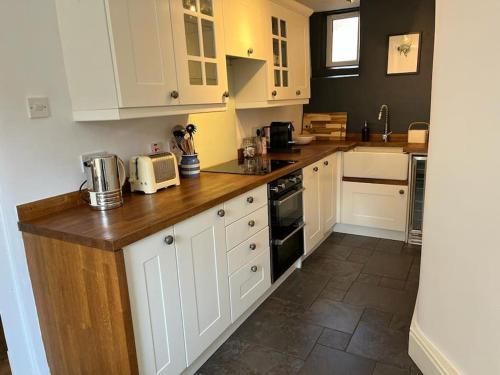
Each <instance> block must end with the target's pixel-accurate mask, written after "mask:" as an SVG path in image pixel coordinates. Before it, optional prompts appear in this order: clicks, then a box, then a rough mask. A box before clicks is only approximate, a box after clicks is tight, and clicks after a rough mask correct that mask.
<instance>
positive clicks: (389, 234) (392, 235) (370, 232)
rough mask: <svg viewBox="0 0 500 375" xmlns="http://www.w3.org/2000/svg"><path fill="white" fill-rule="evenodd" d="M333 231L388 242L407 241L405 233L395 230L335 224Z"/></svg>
mask: <svg viewBox="0 0 500 375" xmlns="http://www.w3.org/2000/svg"><path fill="white" fill-rule="evenodd" d="M333 230H334V232H339V233H347V234H355V235H358V236H367V237H377V238H386V239H388V240H396V241H406V235H405V232H398V231H394V230H387V229H377V228H369V227H362V226H359V225H351V224H340V223H338V224H335V227H334V228H333Z"/></svg>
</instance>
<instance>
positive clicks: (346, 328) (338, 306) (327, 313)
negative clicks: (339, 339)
mask: <svg viewBox="0 0 500 375" xmlns="http://www.w3.org/2000/svg"><path fill="white" fill-rule="evenodd" d="M361 314H363V309H362V308H360V307H356V306H351V305H348V304H345V303H343V302H335V301H330V300H327V299H321V298H320V299H317V300H316V301H315V302H314V303H313V304H312V306H311V307H310V308H309V309H308V311H306V312H305V313H304V319H305V321H308V322H310V323H313V324H317V325H320V326H323V327H327V328H331V329H335V330H337V331H342V332H346V333H353V332H354V329H355V328H356V325H357V324H358V322H359V319H360V318H361Z"/></svg>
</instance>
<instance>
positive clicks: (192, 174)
mask: <svg viewBox="0 0 500 375" xmlns="http://www.w3.org/2000/svg"><path fill="white" fill-rule="evenodd" d="M181 176H182V177H184V178H196V177H199V176H200V160H199V159H198V154H193V155H182V158H181Z"/></svg>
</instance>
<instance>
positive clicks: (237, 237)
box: [226, 205, 269, 249]
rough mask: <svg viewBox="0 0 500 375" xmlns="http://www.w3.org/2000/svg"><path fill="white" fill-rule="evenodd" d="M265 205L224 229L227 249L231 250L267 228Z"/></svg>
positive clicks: (267, 220)
mask: <svg viewBox="0 0 500 375" xmlns="http://www.w3.org/2000/svg"><path fill="white" fill-rule="evenodd" d="M268 223H269V218H268V212H267V205H266V206H264V207H261V208H259V209H258V210H257V211H255V212H252V213H251V214H250V215H247V216H245V217H243V218H241V219H240V220H238V221H236V222H234V223H232V224H231V225H229V226H228V227H226V242H227V248H228V249H232V248H233V247H235V246H237V245H239V244H240V243H242V242H243V241H245V240H247V239H249V238H250V237H252V236H253V235H254V234H256V233H257V232H260V231H261V230H262V229H264V228H265V227H267V226H268Z"/></svg>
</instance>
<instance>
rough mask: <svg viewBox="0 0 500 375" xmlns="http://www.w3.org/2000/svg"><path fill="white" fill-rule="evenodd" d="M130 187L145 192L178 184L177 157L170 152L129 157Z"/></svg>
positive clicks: (149, 192)
mask: <svg viewBox="0 0 500 375" xmlns="http://www.w3.org/2000/svg"><path fill="white" fill-rule="evenodd" d="M129 181H130V188H131V190H132V191H133V192H134V191H142V192H144V193H146V194H153V193H156V192H157V191H158V190H160V189H164V188H167V187H169V186H174V185H177V186H178V185H180V180H179V169H178V167H177V159H176V157H175V155H174V154H173V153H171V152H164V153H160V154H152V155H141V156H134V157H133V158H131V159H130V179H129Z"/></svg>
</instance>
